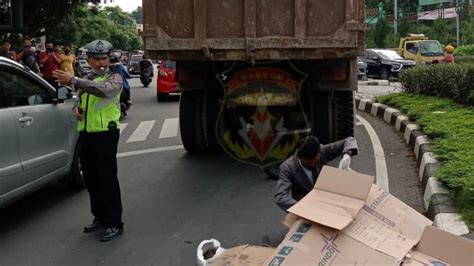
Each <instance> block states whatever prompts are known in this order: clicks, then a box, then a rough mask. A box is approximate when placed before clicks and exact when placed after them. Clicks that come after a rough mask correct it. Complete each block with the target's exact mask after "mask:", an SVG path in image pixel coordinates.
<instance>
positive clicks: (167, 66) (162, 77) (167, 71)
mask: <svg viewBox="0 0 474 266" xmlns="http://www.w3.org/2000/svg"><path fill="white" fill-rule="evenodd" d="M177 87H178V82H177V81H176V62H175V61H172V60H161V63H160V65H159V66H158V75H157V82H156V99H157V101H158V102H162V101H166V99H167V98H168V95H169V94H170V93H177V92H179V91H178V90H177Z"/></svg>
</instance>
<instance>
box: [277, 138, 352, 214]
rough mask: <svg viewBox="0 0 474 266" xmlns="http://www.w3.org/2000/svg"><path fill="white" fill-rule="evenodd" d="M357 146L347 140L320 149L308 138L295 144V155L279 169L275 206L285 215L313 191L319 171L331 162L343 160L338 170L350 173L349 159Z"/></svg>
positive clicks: (320, 145) (350, 139)
mask: <svg viewBox="0 0 474 266" xmlns="http://www.w3.org/2000/svg"><path fill="white" fill-rule="evenodd" d="M357 152H358V146H357V141H356V139H355V138H354V137H348V138H345V139H343V140H339V141H336V142H334V143H330V144H327V145H322V144H320V143H319V140H318V139H317V138H316V137H313V136H310V137H307V138H305V139H303V140H301V141H300V142H299V143H298V148H297V150H296V154H295V155H293V156H291V157H290V158H288V159H287V160H286V161H285V162H283V163H282V164H281V165H280V173H279V177H278V183H277V186H276V190H275V201H276V204H277V205H278V206H279V207H280V208H281V209H283V210H284V211H287V210H288V209H289V208H290V207H291V206H293V205H294V204H296V203H297V202H298V201H299V200H300V199H302V198H303V197H304V196H306V194H308V193H309V192H310V191H311V190H312V189H313V187H314V184H315V183H316V180H317V178H318V176H319V173H320V172H321V168H322V167H323V166H324V165H325V164H327V163H328V162H330V161H331V160H333V159H335V158H337V157H339V156H342V159H341V161H340V162H339V168H340V169H345V170H351V168H350V164H351V156H353V155H357Z"/></svg>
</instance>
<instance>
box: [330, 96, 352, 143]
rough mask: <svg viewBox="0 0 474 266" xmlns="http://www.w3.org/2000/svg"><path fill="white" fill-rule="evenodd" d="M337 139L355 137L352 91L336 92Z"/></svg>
mask: <svg viewBox="0 0 474 266" xmlns="http://www.w3.org/2000/svg"><path fill="white" fill-rule="evenodd" d="M334 101H335V103H334V105H335V108H334V109H335V112H334V114H335V115H334V120H335V121H334V125H335V135H336V139H337V140H340V139H343V138H347V137H352V136H354V96H353V92H352V91H336V92H334Z"/></svg>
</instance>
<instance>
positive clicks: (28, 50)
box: [16, 37, 41, 75]
mask: <svg viewBox="0 0 474 266" xmlns="http://www.w3.org/2000/svg"><path fill="white" fill-rule="evenodd" d="M16 60H17V61H19V62H21V63H22V64H23V65H24V66H26V67H28V68H29V69H30V70H31V71H33V72H35V73H36V74H39V75H41V71H40V68H39V65H38V60H37V58H36V55H35V52H34V51H33V50H32V45H31V39H30V38H29V37H25V38H23V50H22V51H21V52H19V53H18V55H17V57H16Z"/></svg>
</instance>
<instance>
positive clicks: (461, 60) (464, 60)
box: [454, 55, 474, 65]
mask: <svg viewBox="0 0 474 266" xmlns="http://www.w3.org/2000/svg"><path fill="white" fill-rule="evenodd" d="M454 61H455V62H456V64H473V65H474V55H461V56H455V57H454Z"/></svg>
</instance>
